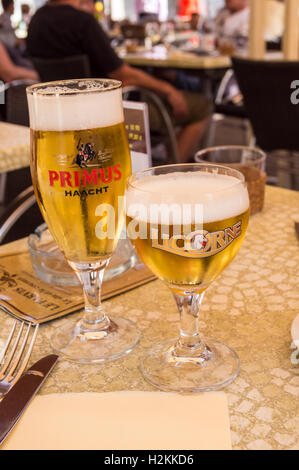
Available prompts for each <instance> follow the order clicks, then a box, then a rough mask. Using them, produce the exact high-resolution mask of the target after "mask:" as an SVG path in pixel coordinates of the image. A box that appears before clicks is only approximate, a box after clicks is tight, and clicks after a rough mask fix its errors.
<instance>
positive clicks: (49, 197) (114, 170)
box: [32, 123, 131, 262]
mask: <svg viewBox="0 0 299 470" xmlns="http://www.w3.org/2000/svg"><path fill="white" fill-rule="evenodd" d="M32 142H33V149H32V153H33V159H32V177H33V181H34V182H35V183H36V194H37V196H38V201H39V205H40V208H41V211H42V214H43V216H44V218H45V221H46V222H47V225H48V227H49V229H50V231H51V233H52V234H53V236H54V237H55V239H56V241H57V242H59V246H60V248H61V250H62V251H63V252H64V254H65V256H66V257H67V258H68V259H69V260H71V261H80V262H82V261H83V262H90V261H92V260H94V259H99V257H110V256H111V254H112V253H113V251H114V249H115V245H116V243H117V241H118V238H119V234H120V230H121V228H122V226H123V222H124V210H123V208H122V207H119V202H121V198H120V199H119V196H123V195H124V191H125V185H126V180H127V178H128V176H129V175H130V168H131V167H130V161H131V160H130V154H129V150H128V146H127V143H126V131H125V127H124V123H119V124H116V125H114V126H109V127H107V128H98V129H88V130H81V131H63V132H57V131H56V132H55V131H39V130H35V131H32ZM106 225H107V228H106V227H105V226H106Z"/></svg>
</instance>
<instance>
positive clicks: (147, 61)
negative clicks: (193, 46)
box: [118, 45, 231, 70]
mask: <svg viewBox="0 0 299 470" xmlns="http://www.w3.org/2000/svg"><path fill="white" fill-rule="evenodd" d="M118 54H119V56H120V57H121V58H122V59H123V60H124V61H125V62H127V63H128V64H130V65H135V66H141V67H161V68H177V69H193V70H195V69H196V70H211V69H219V68H229V67H230V66H231V59H230V57H228V56H223V55H215V56H208V55H207V56H205V55H204V56H201V55H197V54H194V53H191V52H183V51H180V50H178V49H175V50H173V49H170V50H168V49H167V48H166V47H164V46H163V45H159V46H155V47H153V48H152V49H151V50H147V49H146V48H142V47H140V48H139V49H137V51H136V52H134V53H129V52H126V50H125V49H124V48H120V49H119V50H118Z"/></svg>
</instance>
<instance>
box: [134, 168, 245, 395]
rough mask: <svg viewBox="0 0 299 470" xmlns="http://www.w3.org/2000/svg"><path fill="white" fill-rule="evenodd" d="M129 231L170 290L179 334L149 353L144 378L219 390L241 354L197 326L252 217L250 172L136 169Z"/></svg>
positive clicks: (167, 385) (167, 386) (168, 385)
mask: <svg viewBox="0 0 299 470" xmlns="http://www.w3.org/2000/svg"><path fill="white" fill-rule="evenodd" d="M126 212H127V232H128V235H129V237H130V239H131V241H132V243H133V245H134V247H135V249H136V251H137V253H138V255H139V257H140V258H141V260H142V261H143V262H144V263H145V264H146V265H147V266H148V267H149V268H150V269H151V270H152V272H153V273H154V274H156V276H157V277H158V278H160V279H161V280H163V281H164V282H165V283H166V284H167V285H168V286H169V287H170V289H171V291H172V293H173V295H174V298H175V300H176V303H177V306H178V310H179V313H180V319H181V324H180V337H179V339H174V340H170V341H166V342H165V343H162V344H158V345H157V346H155V347H154V348H153V349H152V350H150V351H149V352H148V354H147V355H146V356H145V357H144V359H143V361H142V372H143V374H144V377H145V378H146V379H147V380H148V381H149V382H150V383H151V384H153V385H155V386H157V387H159V388H161V389H162V390H172V391H180V392H193V391H195V392H196V391H203V390H215V389H217V388H220V387H223V386H224V385H227V384H228V383H230V382H231V381H232V380H233V379H234V378H235V377H236V375H237V374H238V371H239V367H240V363H239V358H238V356H237V354H236V353H235V352H234V351H233V350H232V349H230V348H229V347H228V346H226V345H224V344H222V343H220V342H219V341H216V340H212V339H205V338H203V337H202V336H201V334H200V333H199V329H198V324H199V309H200V305H201V302H202V299H203V296H204V292H205V290H206V289H207V288H208V287H209V285H210V284H211V283H212V282H213V281H214V280H215V279H216V278H217V276H218V275H219V274H220V273H221V272H222V271H223V269H224V268H225V267H226V266H227V265H228V264H229V263H230V262H231V261H232V259H233V258H234V257H235V256H236V254H237V252H238V251H239V249H240V247H241V244H242V241H243V239H244V236H245V232H246V229H247V225H248V220H249V198H248V192H247V188H246V185H245V183H244V177H243V175H242V174H241V173H239V172H238V171H236V170H234V169H230V168H225V167H221V166H217V165H209V164H189V165H172V166H164V167H156V168H152V169H149V170H146V171H143V172H138V173H135V174H134V175H132V176H131V177H130V178H129V180H128V185H127V192H126Z"/></svg>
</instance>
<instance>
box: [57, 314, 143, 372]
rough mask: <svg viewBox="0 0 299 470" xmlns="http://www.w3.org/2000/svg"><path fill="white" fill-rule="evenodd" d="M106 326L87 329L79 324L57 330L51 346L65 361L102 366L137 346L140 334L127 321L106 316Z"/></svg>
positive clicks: (66, 325) (70, 324)
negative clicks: (107, 323) (101, 364)
mask: <svg viewBox="0 0 299 470" xmlns="http://www.w3.org/2000/svg"><path fill="white" fill-rule="evenodd" d="M108 322H109V326H108V327H107V328H103V329H96V328H87V327H86V326H85V325H84V324H83V323H82V320H79V321H75V322H69V321H67V322H66V323H65V324H64V325H62V326H60V327H59V328H57V330H56V331H55V333H54V334H53V336H52V338H51V346H52V348H53V349H54V351H55V352H56V353H58V354H59V355H60V356H61V357H63V358H64V359H66V360H69V361H72V362H80V363H104V362H106V361H112V360H114V359H117V358H119V357H121V356H124V355H126V354H129V353H130V352H131V351H132V350H133V349H134V347H135V346H136V345H137V344H138V343H139V340H140V337H141V333H140V331H139V330H138V328H137V327H136V325H135V324H134V323H133V322H131V321H130V320H128V319H127V318H122V317H115V316H111V317H110V316H109V320H108Z"/></svg>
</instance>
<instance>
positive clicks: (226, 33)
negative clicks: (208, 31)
mask: <svg viewBox="0 0 299 470" xmlns="http://www.w3.org/2000/svg"><path fill="white" fill-rule="evenodd" d="M249 20H250V9H249V0H225V7H224V8H223V9H222V10H220V11H219V13H218V14H217V16H216V18H215V20H214V31H215V34H216V36H217V37H218V38H219V39H220V40H221V38H223V39H230V40H232V41H234V40H238V39H239V38H244V39H248V33H249Z"/></svg>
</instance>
